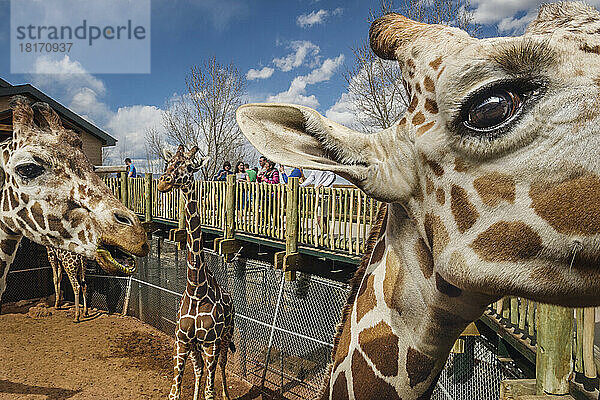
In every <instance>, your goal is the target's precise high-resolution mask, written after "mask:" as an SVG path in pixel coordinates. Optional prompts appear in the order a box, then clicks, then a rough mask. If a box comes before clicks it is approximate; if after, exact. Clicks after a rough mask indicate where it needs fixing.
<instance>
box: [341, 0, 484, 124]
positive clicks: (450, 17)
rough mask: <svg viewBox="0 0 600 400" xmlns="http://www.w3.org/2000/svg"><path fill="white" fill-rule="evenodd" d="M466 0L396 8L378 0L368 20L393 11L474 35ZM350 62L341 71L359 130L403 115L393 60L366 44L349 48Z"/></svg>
mask: <svg viewBox="0 0 600 400" xmlns="http://www.w3.org/2000/svg"><path fill="white" fill-rule="evenodd" d="M469 10H470V3H469V0H406V1H405V3H404V5H403V6H402V7H400V8H399V9H398V8H396V7H395V6H394V1H393V0H382V1H381V3H380V8H379V9H377V10H371V13H370V18H369V21H370V22H372V21H374V20H375V19H377V18H378V17H380V16H382V15H384V14H388V13H390V12H393V11H396V12H400V13H401V14H403V15H405V16H407V17H408V18H411V19H413V20H416V21H421V22H426V23H430V24H444V25H451V26H456V27H459V28H461V29H463V30H466V31H467V32H469V33H470V34H471V35H474V36H476V35H477V34H478V32H479V26H478V25H476V24H475V23H474V22H473V14H472V12H471V11H469ZM353 53H354V64H353V65H352V66H351V67H347V68H346V71H345V73H344V80H345V81H346V88H347V89H348V98H349V103H350V109H351V110H352V112H353V113H354V115H355V118H356V122H357V123H358V125H360V127H361V128H362V129H363V130H366V131H374V130H378V129H385V128H388V127H390V126H391V125H393V124H394V123H395V122H396V121H398V120H399V119H400V118H401V117H402V115H403V114H404V112H405V110H406V108H407V107H408V103H409V99H408V97H407V95H406V91H405V89H404V87H403V85H402V71H401V70H400V65H399V64H398V62H396V61H386V60H382V59H380V58H379V57H377V56H376V55H375V54H374V53H373V52H372V50H371V48H370V46H369V44H368V43H364V44H362V45H360V46H358V47H356V48H354V49H353Z"/></svg>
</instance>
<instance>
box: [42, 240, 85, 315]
mask: <svg viewBox="0 0 600 400" xmlns="http://www.w3.org/2000/svg"><path fill="white" fill-rule="evenodd" d="M46 252H47V253H48V261H49V262H50V265H51V266H52V278H53V279H54V292H55V301H54V307H55V308H58V306H59V304H60V300H61V296H60V281H61V280H62V270H63V269H64V270H65V272H66V273H67V276H68V277H69V281H70V282H71V287H72V288H73V293H74V294H75V322H79V292H80V290H82V291H83V315H84V316H85V317H87V315H88V308H87V284H86V283H85V259H84V258H83V257H82V256H80V255H78V254H75V253H73V252H70V251H66V250H61V249H54V248H52V247H46Z"/></svg>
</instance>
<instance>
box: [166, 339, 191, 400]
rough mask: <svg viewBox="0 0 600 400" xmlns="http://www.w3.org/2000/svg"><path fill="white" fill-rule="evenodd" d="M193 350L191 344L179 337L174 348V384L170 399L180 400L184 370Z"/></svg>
mask: <svg viewBox="0 0 600 400" xmlns="http://www.w3.org/2000/svg"><path fill="white" fill-rule="evenodd" d="M190 350H191V344H190V343H188V342H184V341H183V340H181V339H179V338H177V339H176V340H175V347H174V349H173V370H174V374H173V384H172V385H171V392H170V393H169V400H179V396H181V382H182V381H183V370H184V368H185V361H186V360H187V358H188V356H189V354H190Z"/></svg>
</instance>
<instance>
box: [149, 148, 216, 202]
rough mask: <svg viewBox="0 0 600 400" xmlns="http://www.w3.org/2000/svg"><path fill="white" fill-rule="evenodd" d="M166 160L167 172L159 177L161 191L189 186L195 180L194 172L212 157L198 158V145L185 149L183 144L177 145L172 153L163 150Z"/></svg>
mask: <svg viewBox="0 0 600 400" xmlns="http://www.w3.org/2000/svg"><path fill="white" fill-rule="evenodd" d="M163 153H164V154H163V155H164V158H165V160H166V166H165V172H164V173H163V174H162V175H161V177H160V178H159V179H158V184H157V186H156V188H157V189H158V190H159V191H160V192H168V191H170V190H171V189H173V188H181V187H187V186H188V185H189V184H190V183H191V182H193V180H194V174H195V173H196V172H198V171H200V169H201V168H202V167H203V166H204V165H206V162H207V161H208V160H209V158H210V157H202V158H201V159H197V155H196V153H198V147H197V146H194V147H192V148H191V149H190V151H187V152H186V151H185V149H184V147H183V145H179V146H178V147H177V151H176V152H175V153H172V152H171V151H169V150H168V149H164V151H163Z"/></svg>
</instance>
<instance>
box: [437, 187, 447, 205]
mask: <svg viewBox="0 0 600 400" xmlns="http://www.w3.org/2000/svg"><path fill="white" fill-rule="evenodd" d="M435 198H436V200H437V202H438V203H440V204H441V205H444V204H445V203H446V193H445V192H444V189H442V188H438V189H437V190H436V191H435Z"/></svg>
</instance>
